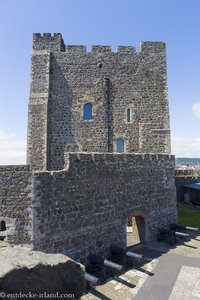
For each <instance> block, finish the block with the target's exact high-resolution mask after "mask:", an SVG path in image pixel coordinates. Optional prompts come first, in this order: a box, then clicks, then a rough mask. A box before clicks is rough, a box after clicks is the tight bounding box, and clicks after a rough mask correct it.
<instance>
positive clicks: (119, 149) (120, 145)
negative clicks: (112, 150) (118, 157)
mask: <svg viewBox="0 0 200 300" xmlns="http://www.w3.org/2000/svg"><path fill="white" fill-rule="evenodd" d="M117 152H118V153H123V152H124V140H123V139H118V140H117Z"/></svg>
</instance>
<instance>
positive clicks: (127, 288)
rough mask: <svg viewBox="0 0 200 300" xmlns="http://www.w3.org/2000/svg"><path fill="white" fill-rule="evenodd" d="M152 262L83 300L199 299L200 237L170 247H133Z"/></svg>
mask: <svg viewBox="0 0 200 300" xmlns="http://www.w3.org/2000/svg"><path fill="white" fill-rule="evenodd" d="M133 249H134V251H137V252H138V253H143V254H144V255H146V256H147V257H149V260H148V262H147V263H146V264H144V265H143V266H142V267H141V268H137V269H131V270H129V271H127V272H126V273H124V274H123V275H121V276H116V277H114V278H113V280H110V281H108V282H107V283H106V284H104V285H102V286H98V287H96V288H95V289H91V290H90V291H89V292H88V293H87V294H86V295H84V296H83V297H82V298H81V299H82V300H95V299H102V300H131V299H136V300H168V299H169V300H200V236H199V237H196V238H193V239H191V240H190V241H189V242H185V243H182V244H180V245H178V246H176V247H174V248H169V246H168V245H167V244H165V243H158V242H153V243H149V244H146V245H137V246H136V247H134V248H133Z"/></svg>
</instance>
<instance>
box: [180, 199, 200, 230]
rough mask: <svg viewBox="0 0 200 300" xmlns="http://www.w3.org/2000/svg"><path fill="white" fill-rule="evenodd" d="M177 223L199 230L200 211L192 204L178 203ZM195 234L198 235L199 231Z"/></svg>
mask: <svg viewBox="0 0 200 300" xmlns="http://www.w3.org/2000/svg"><path fill="white" fill-rule="evenodd" d="M178 223H179V224H183V225H187V226H192V227H198V228H199V229H200V210H199V209H197V208H196V207H195V206H194V205H192V204H187V203H179V207H178ZM195 232H196V233H199V234H200V230H199V231H195Z"/></svg>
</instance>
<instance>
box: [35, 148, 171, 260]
mask: <svg viewBox="0 0 200 300" xmlns="http://www.w3.org/2000/svg"><path fill="white" fill-rule="evenodd" d="M65 166H66V170H62V171H53V172H48V171H47V172H35V173H34V175H33V182H34V183H33V184H34V199H33V207H34V231H33V242H34V248H35V249H38V250H42V251H45V252H61V253H63V254H66V255H68V256H70V257H72V258H73V259H75V260H79V261H82V262H85V260H86V257H87V255H88V254H90V253H97V254H98V253H99V254H101V255H106V254H107V252H108V249H109V247H110V245H111V244H112V243H115V244H118V245H119V246H126V222H127V220H128V218H129V217H132V216H138V215H139V216H143V217H144V218H145V239H146V240H151V239H154V238H155V237H156V234H157V231H158V229H159V228H160V227H163V226H167V225H169V224H170V223H173V222H176V221H177V210H176V201H175V185H174V157H173V156H170V155H164V154H163V155H158V154H157V155H153V154H152V155H151V154H97V153H92V154H86V153H78V154H68V155H66V156H65Z"/></svg>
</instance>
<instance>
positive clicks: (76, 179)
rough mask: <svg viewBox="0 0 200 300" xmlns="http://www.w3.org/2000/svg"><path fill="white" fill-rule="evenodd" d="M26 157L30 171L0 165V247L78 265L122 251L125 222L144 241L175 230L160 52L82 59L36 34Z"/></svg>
mask: <svg viewBox="0 0 200 300" xmlns="http://www.w3.org/2000/svg"><path fill="white" fill-rule="evenodd" d="M88 102H90V103H91V104H92V105H93V111H92V113H93V119H92V120H89V121H86V120H84V119H83V106H84V104H86V103H88ZM127 109H130V110H131V119H130V122H128V120H127ZM118 138H122V139H124V141H125V153H124V154H117V153H116V151H117V148H116V141H117V139H118ZM75 145H77V146H78V147H79V152H80V153H77V154H75V153H68V152H69V151H68V152H67V151H66V150H67V147H68V146H71V147H72V148H74V147H75ZM27 150H28V151H27V154H28V155H27V156H28V157H27V160H28V163H29V164H30V167H29V166H18V167H17V166H12V167H8V166H7V167H0V222H1V221H2V222H5V224H6V230H3V231H0V239H5V241H8V242H9V243H17V244H22V243H23V244H27V243H28V244H29V245H30V246H31V247H33V248H34V249H37V250H42V251H44V252H50V253H52V252H54V253H55V252H61V253H63V254H66V255H68V256H70V257H71V258H73V259H75V260H78V261H81V262H84V263H85V262H86V261H87V256H88V255H89V254H91V253H96V254H101V255H103V256H106V255H107V254H108V250H109V247H110V245H111V244H113V243H115V244H117V245H118V246H122V247H125V246H126V223H127V220H128V219H129V218H132V217H140V218H141V219H140V221H141V220H142V221H141V222H140V225H139V227H140V228H139V229H140V232H141V241H147V240H151V239H155V238H156V235H157V233H158V229H159V228H161V227H164V226H168V225H169V224H170V223H176V221H177V210H176V201H175V185H174V163H175V162H174V157H173V156H171V155H169V153H170V128H169V112H168V99H167V74H166V47H165V44H164V43H159V42H143V43H142V44H141V50H140V52H138V53H137V52H136V51H135V48H134V47H128V46H120V47H119V48H118V49H117V51H116V52H112V50H111V47H109V46H93V47H92V51H91V52H87V51H86V47H85V46H73V45H71V46H65V45H64V42H63V39H62V36H61V35H60V34H55V35H54V36H51V35H50V34H44V35H43V36H41V35H40V34H34V39H33V55H32V68H31V92H30V101H29V121H28V143H27ZM142 218H143V219H142ZM0 225H1V223H0Z"/></svg>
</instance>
